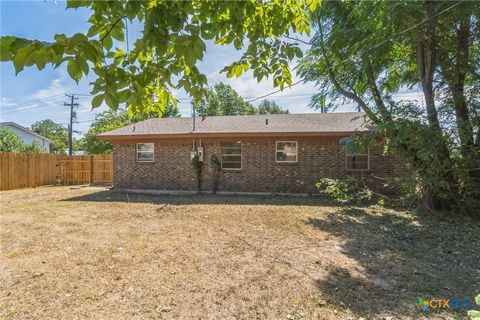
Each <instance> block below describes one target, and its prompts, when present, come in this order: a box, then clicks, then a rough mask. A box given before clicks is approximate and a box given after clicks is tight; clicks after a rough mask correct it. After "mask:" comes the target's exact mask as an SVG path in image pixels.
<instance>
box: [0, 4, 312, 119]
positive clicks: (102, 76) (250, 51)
mask: <svg viewBox="0 0 480 320" xmlns="http://www.w3.org/2000/svg"><path fill="white" fill-rule="evenodd" d="M318 2H319V0H307V1H303V0H292V1H288V2H281V1H257V0H244V1H215V0H205V1H161V0H152V1H133V0H131V1H128V0H123V1H96V0H81V1H80V0H69V1H67V9H77V8H88V9H90V10H91V11H92V15H91V16H90V19H89V20H88V21H89V23H90V28H89V29H88V32H87V33H86V34H85V33H84V32H79V33H76V34H74V35H73V36H66V35H65V34H56V35H55V36H54V39H53V40H52V41H51V42H46V41H40V40H31V39H23V38H19V37H16V36H12V35H9V36H3V37H1V38H0V43H1V50H0V51H1V55H0V60H1V61H12V62H13V64H14V66H15V70H16V72H17V73H18V72H21V71H22V70H23V69H24V67H26V66H32V65H36V67H37V68H38V69H39V70H42V69H43V68H44V67H45V65H46V64H49V63H50V64H52V65H53V66H55V67H58V66H60V65H61V64H63V63H66V64H67V71H68V74H69V75H70V77H71V78H72V79H74V80H75V81H77V82H78V81H79V80H80V79H81V78H83V77H84V76H86V75H87V74H88V73H89V71H93V72H94V73H95V76H96V80H95V82H94V84H93V89H92V94H95V95H96V96H95V97H94V98H93V100H92V107H94V108H96V107H99V106H100V105H101V104H102V102H103V101H105V102H106V104H107V105H108V106H109V107H110V108H111V109H112V110H116V109H117V108H118V106H119V104H126V105H127V106H128V108H129V110H130V111H131V112H134V113H138V112H143V111H147V112H149V111H156V112H162V111H163V110H164V109H165V107H166V106H168V105H169V103H174V104H176V103H177V100H176V99H175V98H174V97H173V95H172V88H176V89H177V88H183V89H184V90H185V91H186V92H187V93H188V94H189V95H190V96H191V97H192V98H193V100H194V102H195V103H199V102H200V100H201V98H202V97H204V94H205V93H206V89H207V88H206V84H207V79H206V76H205V75H204V74H202V73H201V72H200V71H199V69H198V68H197V66H196V64H197V63H198V62H199V61H201V60H202V58H203V56H204V53H205V50H206V45H205V41H206V40H213V41H214V43H215V44H217V45H230V44H233V46H234V47H235V48H236V49H237V50H239V51H242V56H241V58H240V59H239V60H238V61H235V62H233V63H232V64H230V65H229V66H226V67H225V69H224V70H223V72H226V73H227V76H228V77H233V76H236V77H239V76H241V75H242V73H244V72H245V71H247V70H252V71H253V76H254V77H255V78H256V79H257V80H258V81H260V80H262V79H263V78H269V77H271V78H272V79H273V83H274V86H275V87H279V88H281V89H283V88H284V87H285V86H289V85H291V83H292V80H291V73H290V69H289V62H291V61H292V60H293V59H295V58H299V57H301V56H302V51H301V50H300V48H299V46H298V44H297V43H290V42H289V41H285V39H286V38H285V36H288V35H290V34H292V33H297V34H300V35H301V34H309V31H310V20H309V12H312V11H314V10H315V8H316V7H317V5H318ZM132 22H135V23H137V24H140V26H141V27H143V28H142V29H143V30H142V32H141V33H139V34H140V37H139V38H138V39H135V40H134V41H129V43H133V45H132V46H131V47H128V46H127V47H126V46H125V45H123V46H122V45H121V44H124V43H125V40H126V39H125V31H126V29H127V28H128V25H130V24H131V23H132ZM122 47H123V48H122ZM151 108H155V110H151Z"/></svg>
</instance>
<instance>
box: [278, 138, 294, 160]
mask: <svg viewBox="0 0 480 320" xmlns="http://www.w3.org/2000/svg"><path fill="white" fill-rule="evenodd" d="M279 143H295V152H296V153H295V160H294V161H290V160H288V161H278V159H277V154H278V152H280V151H278V149H277V146H278V144H279ZM275 162H276V163H297V162H298V141H275Z"/></svg>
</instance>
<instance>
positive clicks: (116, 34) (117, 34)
mask: <svg viewBox="0 0 480 320" xmlns="http://www.w3.org/2000/svg"><path fill="white" fill-rule="evenodd" d="M110 34H111V35H112V38H114V39H115V40H118V41H125V35H124V34H123V29H122V28H121V26H120V23H119V24H117V25H116V26H115V28H113V29H112V31H111V32H110Z"/></svg>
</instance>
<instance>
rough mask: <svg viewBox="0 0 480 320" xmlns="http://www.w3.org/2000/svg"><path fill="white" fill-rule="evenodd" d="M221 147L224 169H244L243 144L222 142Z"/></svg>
mask: <svg viewBox="0 0 480 320" xmlns="http://www.w3.org/2000/svg"><path fill="white" fill-rule="evenodd" d="M220 147H221V151H222V169H224V170H241V169H242V143H241V142H222V144H221V145H220Z"/></svg>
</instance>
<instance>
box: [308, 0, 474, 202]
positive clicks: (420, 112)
mask: <svg viewBox="0 0 480 320" xmlns="http://www.w3.org/2000/svg"><path fill="white" fill-rule="evenodd" d="M406 17H408V18H406ZM314 20H315V28H316V30H317V31H316V33H315V35H314V37H313V39H312V41H311V42H310V44H311V49H310V50H309V51H308V53H307V55H306V57H305V58H303V59H302V60H301V61H300V64H299V73H300V75H302V76H303V77H304V78H305V79H307V80H312V81H315V82H316V83H317V86H318V87H319V91H320V92H319V95H320V96H322V97H323V99H319V100H318V101H317V103H319V105H325V106H328V104H332V103H333V104H334V103H337V104H338V103H342V102H343V101H345V100H350V101H353V102H355V103H356V104H357V105H358V106H359V107H360V108H361V109H362V110H363V111H364V112H365V113H366V115H367V117H368V118H369V120H370V121H371V123H372V124H373V125H374V126H375V127H376V131H377V132H379V133H382V134H385V135H386V137H387V141H388V144H387V148H388V149H390V150H395V151H396V152H397V153H399V154H401V155H402V156H403V157H404V159H405V160H406V161H407V162H408V163H409V165H410V166H411V168H412V170H413V172H414V173H415V174H416V175H417V176H416V180H415V181H416V182H417V183H418V185H417V188H416V189H419V190H421V191H422V193H421V195H422V199H423V204H424V206H425V207H427V208H431V209H432V208H433V209H435V210H438V209H452V208H456V209H460V210H465V209H467V208H471V207H474V206H475V205H477V206H478V202H476V201H475V199H478V197H479V196H480V194H478V190H479V189H480V188H478V186H479V185H480V184H479V182H480V180H479V179H478V178H477V177H476V175H478V170H477V169H475V168H478V165H479V163H478V162H479V160H478V159H480V153H479V150H478V148H476V147H475V143H472V141H475V138H474V137H472V133H473V132H475V130H471V129H470V127H471V126H472V124H473V122H472V120H474V119H477V118H475V117H472V116H471V115H475V114H477V113H476V109H478V105H477V106H475V104H471V105H468V104H467V100H468V99H467V98H466V96H472V95H473V96H474V94H473V93H475V92H477V94H478V81H475V79H478V74H477V72H476V71H475V70H479V67H480V66H479V63H480V59H479V58H480V51H478V39H477V38H478V37H477V36H475V37H476V38H475V37H474V36H471V37H468V35H469V34H471V35H473V34H477V35H478V32H477V33H475V32H476V31H475V30H476V28H477V27H476V26H474V25H473V23H472V24H469V23H468V22H467V21H470V22H471V21H478V20H479V8H478V6H475V4H473V3H467V2H461V1H459V2H456V3H455V2H453V3H452V2H433V1H424V2H402V3H396V2H389V1H382V0H379V1H364V2H323V3H322V6H321V8H319V10H317V12H316V13H315V18H314ZM466 29H468V31H467V30H466ZM351 30H355V32H351ZM474 38H475V39H477V40H475V41H477V42H475V41H474ZM475 43H477V44H475ZM454 44H455V45H454ZM467 51H468V52H469V53H470V55H467V54H466V53H467ZM442 57H444V58H442ZM446 57H448V59H447V58H446ZM475 83H477V85H476V84H475ZM405 87H408V88H420V89H421V90H422V91H423V95H424V98H425V107H422V105H420V104H418V103H415V102H414V101H408V102H395V101H393V99H392V96H393V95H394V94H395V93H397V92H398V91H399V90H401V89H402V88H405ZM455 90H456V91H457V92H456V93H455ZM464 90H471V92H472V94H470V95H468V94H466V93H465V92H464ZM442 92H443V95H442V94H438V93H442ZM455 95H456V97H454V96H455ZM462 96H465V97H462ZM473 100H475V99H474V98H473V99H470V101H473ZM477 101H478V97H477ZM466 104H467V105H466ZM439 105H451V106H452V107H453V109H454V110H455V112H454V114H453V115H451V114H450V117H453V118H455V119H456V120H455V121H454V123H456V128H455V125H454V126H451V125H450V124H449V122H448V121H445V120H443V119H445V118H448V117H449V115H448V113H447V114H445V113H443V111H442V110H441V109H439ZM465 105H466V106H465ZM472 127H473V126H472ZM452 128H455V129H456V130H452ZM476 134H477V138H476V140H477V141H478V129H477V130H476ZM462 136H463V137H462ZM457 138H458V139H457ZM457 141H458V143H457ZM457 150H460V152H458V151H457ZM475 159H476V160H475ZM477 201H478V200H477ZM475 203H476V204H475Z"/></svg>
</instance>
